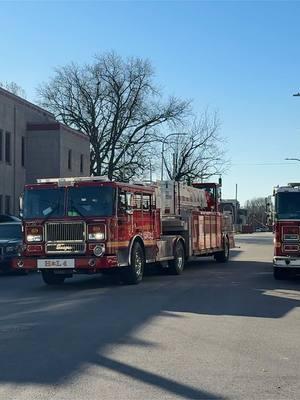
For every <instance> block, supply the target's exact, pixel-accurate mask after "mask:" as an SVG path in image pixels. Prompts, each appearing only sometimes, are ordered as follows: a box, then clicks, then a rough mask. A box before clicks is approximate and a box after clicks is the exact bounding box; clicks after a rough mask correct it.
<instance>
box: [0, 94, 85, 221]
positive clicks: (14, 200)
mask: <svg viewBox="0 0 300 400" xmlns="http://www.w3.org/2000/svg"><path fill="white" fill-rule="evenodd" d="M89 174H90V142H89V139H88V137H87V136H85V135H84V134H82V133H81V132H79V131H76V130H73V129H70V128H68V127H67V126H65V125H63V124H61V123H59V122H57V121H56V120H55V117H54V115H53V114H51V113H49V112H48V111H46V110H44V109H42V108H40V107H38V106H36V105H35V104H33V103H30V102H29V101H27V100H24V99H22V98H21V97H19V96H16V95H14V94H12V93H10V92H8V91H7V90H4V89H2V88H0V214H1V213H9V214H18V212H19V202H18V198H19V196H20V194H21V193H22V191H23V188H24V184H25V183H33V182H35V181H36V179H37V178H41V177H42V178H50V177H66V176H88V175H89Z"/></svg>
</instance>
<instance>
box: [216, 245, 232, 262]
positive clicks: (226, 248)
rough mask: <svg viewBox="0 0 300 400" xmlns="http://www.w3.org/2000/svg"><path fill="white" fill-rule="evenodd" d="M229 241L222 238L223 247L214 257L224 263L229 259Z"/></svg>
mask: <svg viewBox="0 0 300 400" xmlns="http://www.w3.org/2000/svg"><path fill="white" fill-rule="evenodd" d="M229 252H230V250H229V242H228V239H224V248H223V250H222V251H219V252H218V253H215V255H214V258H215V260H216V261H217V262H221V263H226V262H227V261H228V260H229Z"/></svg>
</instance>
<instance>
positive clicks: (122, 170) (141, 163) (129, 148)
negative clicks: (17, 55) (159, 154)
mask: <svg viewBox="0 0 300 400" xmlns="http://www.w3.org/2000/svg"><path fill="white" fill-rule="evenodd" d="M153 77H154V72H153V69H152V66H151V64H150V62H149V61H147V60H142V59H139V58H130V59H127V60H124V59H122V58H121V57H119V56H118V55H116V54H115V53H113V52H112V53H107V54H104V55H100V56H96V57H95V59H94V62H93V63H92V64H87V65H84V66H79V65H76V64H74V63H72V64H70V65H67V66H65V67H61V68H57V69H56V71H55V75H54V77H53V78H52V79H51V80H50V81H49V82H48V83H45V84H42V85H41V86H40V87H39V89H38V92H39V96H40V100H41V101H40V103H41V105H42V106H43V107H45V108H47V109H48V110H49V111H51V112H52V113H53V114H54V115H55V116H56V118H57V119H58V120H60V121H62V122H64V123H65V124H66V125H68V126H70V127H72V128H75V129H78V130H80V131H82V132H84V133H85V134H86V135H87V136H88V137H89V138H90V142H91V173H92V174H96V175H108V177H109V178H110V179H111V178H123V179H124V177H126V178H131V177H132V176H134V175H136V174H137V172H138V173H142V172H143V170H144V169H145V168H146V167H147V161H146V160H147V148H148V145H149V144H151V143H153V141H154V140H156V138H157V136H158V135H159V129H160V127H161V126H164V125H167V124H169V125H170V124H171V125H174V124H176V123H178V122H180V121H182V120H183V119H184V117H185V116H186V114H187V112H188V110H189V102H187V101H181V100H179V99H177V98H175V97H170V98H169V99H168V100H167V101H165V102H163V101H162V100H161V98H162V97H161V94H160V92H159V91H158V89H157V87H156V86H155V85H154V83H153Z"/></svg>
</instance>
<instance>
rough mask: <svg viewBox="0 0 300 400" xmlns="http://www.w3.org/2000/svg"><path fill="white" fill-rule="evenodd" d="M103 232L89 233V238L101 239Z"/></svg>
mask: <svg viewBox="0 0 300 400" xmlns="http://www.w3.org/2000/svg"><path fill="white" fill-rule="evenodd" d="M103 239H104V232H93V233H89V240H103Z"/></svg>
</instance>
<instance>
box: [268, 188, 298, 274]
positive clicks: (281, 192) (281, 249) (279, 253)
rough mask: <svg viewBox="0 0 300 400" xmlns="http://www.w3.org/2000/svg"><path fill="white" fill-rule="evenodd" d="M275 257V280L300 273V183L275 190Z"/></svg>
mask: <svg viewBox="0 0 300 400" xmlns="http://www.w3.org/2000/svg"><path fill="white" fill-rule="evenodd" d="M273 195H274V197H275V209H274V213H273V216H274V234H275V236H274V257H273V274H274V278H275V279H285V278H287V277H288V276H289V275H290V274H291V273H300V183H289V184H288V185H287V186H280V187H279V186H277V187H275V188H274V191H273Z"/></svg>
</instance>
